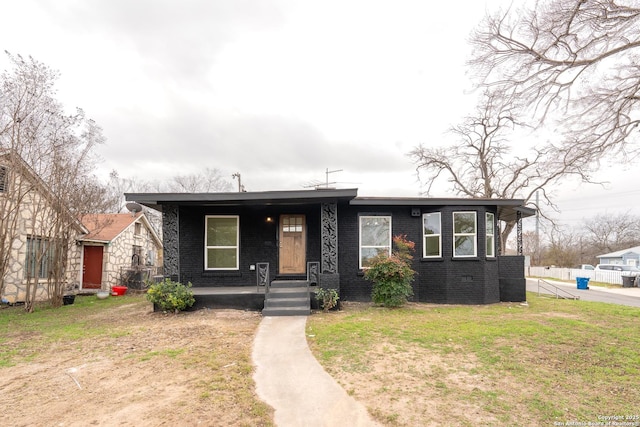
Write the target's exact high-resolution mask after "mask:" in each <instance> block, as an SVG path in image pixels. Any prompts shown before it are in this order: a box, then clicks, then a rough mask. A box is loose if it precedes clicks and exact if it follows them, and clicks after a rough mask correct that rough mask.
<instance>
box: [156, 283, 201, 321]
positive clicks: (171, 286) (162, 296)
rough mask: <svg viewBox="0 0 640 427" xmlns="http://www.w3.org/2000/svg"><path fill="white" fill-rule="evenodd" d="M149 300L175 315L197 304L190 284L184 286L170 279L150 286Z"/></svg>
mask: <svg viewBox="0 0 640 427" xmlns="http://www.w3.org/2000/svg"><path fill="white" fill-rule="evenodd" d="M147 300H149V301H151V302H152V303H153V304H155V305H156V306H158V307H160V308H161V309H162V310H163V311H172V312H175V313H177V312H178V311H181V310H184V309H186V308H188V307H191V306H192V305H193V303H195V302H196V299H195V298H194V297H193V291H192V290H191V283H190V282H189V283H187V284H186V285H183V284H182V283H180V282H174V281H172V280H171V279H168V278H167V279H164V280H163V281H162V282H159V283H154V284H152V285H151V286H149V289H148V290H147Z"/></svg>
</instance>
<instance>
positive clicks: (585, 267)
mask: <svg viewBox="0 0 640 427" xmlns="http://www.w3.org/2000/svg"><path fill="white" fill-rule="evenodd" d="M578 268H579V269H580V270H593V265H591V264H580V265H579V266H578Z"/></svg>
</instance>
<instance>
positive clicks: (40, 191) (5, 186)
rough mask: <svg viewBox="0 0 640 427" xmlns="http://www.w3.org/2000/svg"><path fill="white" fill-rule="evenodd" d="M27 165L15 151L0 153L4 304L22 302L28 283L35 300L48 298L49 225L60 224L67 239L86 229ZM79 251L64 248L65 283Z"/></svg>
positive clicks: (51, 259) (52, 233) (71, 277)
mask: <svg viewBox="0 0 640 427" xmlns="http://www.w3.org/2000/svg"><path fill="white" fill-rule="evenodd" d="M57 201H58V199H57V198H56V197H55V195H54V194H53V193H52V192H51V191H50V190H49V188H48V187H47V185H46V184H45V183H44V181H42V179H40V177H38V176H37V174H36V173H35V172H34V171H33V170H32V169H31V167H30V166H29V165H28V164H27V163H26V162H24V160H22V158H20V156H19V155H17V154H16V153H15V152H12V151H8V152H3V153H0V296H1V297H2V300H3V301H5V302H9V303H15V302H20V301H25V299H26V294H25V292H26V288H27V280H28V279H29V278H30V280H31V283H34V284H36V299H37V300H44V299H47V298H48V297H49V292H50V289H49V286H48V285H49V283H50V282H49V279H50V277H51V270H52V263H53V262H54V253H53V252H54V251H53V245H52V242H53V239H57V238H60V235H59V234H58V235H55V234H56V233H57V232H55V231H54V230H53V228H52V224H54V223H55V221H56V220H61V221H63V222H62V224H64V227H63V228H64V232H65V234H66V235H67V237H70V241H72V240H73V239H74V238H75V236H78V237H79V236H82V235H83V234H85V233H87V231H88V230H87V229H86V228H84V226H83V225H82V224H81V223H80V222H79V221H78V220H77V219H75V218H74V216H73V215H72V214H71V212H70V211H69V210H68V209H66V208H65V207H64V206H62V207H60V206H57V208H54V206H56V205H57V203H56V202H57ZM79 254H80V248H79V247H77V246H76V245H73V244H70V245H69V253H68V255H67V263H66V267H65V268H64V273H65V274H64V276H65V277H64V278H63V280H64V282H65V285H72V284H73V283H74V280H75V279H76V278H77V277H78V275H79V272H80V256H79Z"/></svg>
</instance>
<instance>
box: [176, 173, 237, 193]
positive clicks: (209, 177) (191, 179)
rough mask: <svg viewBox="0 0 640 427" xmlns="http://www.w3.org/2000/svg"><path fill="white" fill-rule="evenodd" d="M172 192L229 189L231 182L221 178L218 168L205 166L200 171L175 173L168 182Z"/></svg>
mask: <svg viewBox="0 0 640 427" xmlns="http://www.w3.org/2000/svg"><path fill="white" fill-rule="evenodd" d="M169 190H170V191H172V192H176V193H178V192H183V193H210V192H214V191H230V190H231V184H230V183H229V181H226V180H225V179H224V178H222V174H221V173H220V171H219V170H218V169H210V168H206V169H205V171H204V172H202V173H192V174H189V175H176V176H174V177H173V182H171V183H170V184H169Z"/></svg>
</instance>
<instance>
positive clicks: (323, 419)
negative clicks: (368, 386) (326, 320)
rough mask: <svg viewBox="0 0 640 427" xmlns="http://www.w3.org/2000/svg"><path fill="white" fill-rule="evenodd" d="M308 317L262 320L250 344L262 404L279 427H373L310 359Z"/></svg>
mask: <svg viewBox="0 0 640 427" xmlns="http://www.w3.org/2000/svg"><path fill="white" fill-rule="evenodd" d="M306 323H307V317H306V316H282V317H273V316H272V317H264V318H263V319H262V321H261V322H260V326H259V327H258V333H257V334H256V338H255V340H254V343H253V354H252V357H253V363H254V364H255V365H256V372H255V374H254V380H255V382H256V391H257V393H258V396H259V397H260V399H262V400H263V401H265V402H266V403H268V404H269V405H271V406H272V407H273V408H274V409H275V423H276V425H277V426H280V427H297V426H301V427H315V426H327V427H333V426H350V427H351V426H353V427H355V426H362V427H366V426H377V425H379V424H377V423H376V422H374V421H373V420H372V418H371V417H370V416H369V414H368V412H367V410H366V409H365V407H364V406H363V405H361V404H360V403H359V402H357V401H356V400H355V399H353V398H352V397H351V396H349V395H348V394H347V393H346V391H345V390H344V389H343V388H342V387H340V385H338V383H337V382H336V381H335V380H334V379H333V378H332V377H331V376H330V375H329V374H327V373H326V372H325V371H324V369H323V368H322V366H320V364H319V363H318V361H317V360H316V359H315V358H314V357H313V355H312V354H311V350H309V347H308V346H307V339H306Z"/></svg>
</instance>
